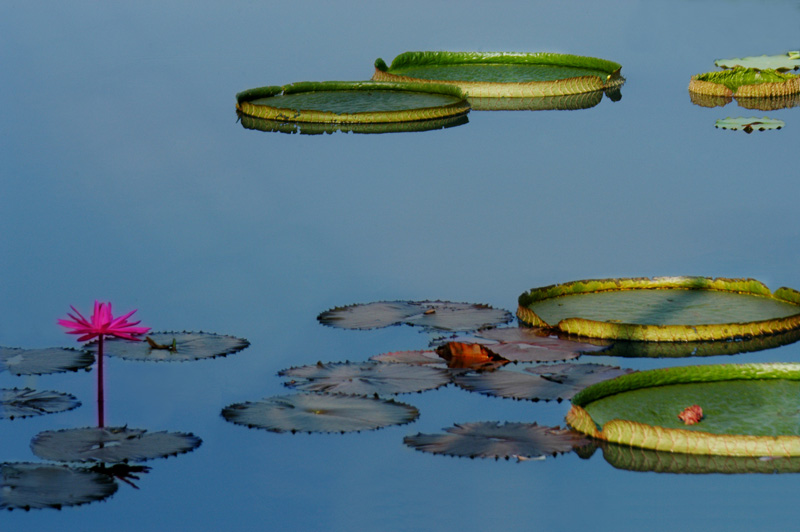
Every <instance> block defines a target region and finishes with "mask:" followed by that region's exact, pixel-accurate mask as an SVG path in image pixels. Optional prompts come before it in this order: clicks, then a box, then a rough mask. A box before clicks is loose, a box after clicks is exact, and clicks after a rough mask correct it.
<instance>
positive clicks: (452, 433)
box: [403, 421, 588, 460]
mask: <svg viewBox="0 0 800 532" xmlns="http://www.w3.org/2000/svg"><path fill="white" fill-rule="evenodd" d="M444 430H445V433H444V434H417V435H416V436H406V437H405V438H404V440H403V442H404V443H405V444H406V445H408V446H409V447H413V448H415V449H417V450H418V451H425V452H429V453H434V454H446V455H450V456H463V457H469V458H495V459H498V458H505V459H506V460H508V459H509V458H516V459H517V460H527V459H531V458H543V457H545V456H546V455H553V456H555V455H556V454H558V453H566V452H569V451H571V450H572V449H574V448H576V447H580V446H583V445H586V444H587V443H588V441H587V440H586V439H585V438H584V437H583V436H582V435H581V434H579V433H577V432H575V431H572V430H569V429H562V428H559V427H544V426H540V425H537V424H536V423H510V422H506V423H503V424H502V425H501V424H500V423H499V422H496V421H489V422H477V423H463V424H456V425H455V426H453V427H449V428H446V429H444Z"/></svg>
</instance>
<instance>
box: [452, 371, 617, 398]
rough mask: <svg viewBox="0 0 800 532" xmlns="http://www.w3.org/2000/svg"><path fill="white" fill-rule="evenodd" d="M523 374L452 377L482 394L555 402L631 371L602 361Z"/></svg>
mask: <svg viewBox="0 0 800 532" xmlns="http://www.w3.org/2000/svg"><path fill="white" fill-rule="evenodd" d="M525 371H526V373H522V372H518V371H508V370H498V371H492V372H485V373H478V374H475V375H457V376H455V377H453V381H454V382H455V383H456V385H458V386H460V387H461V388H464V389H465V390H469V391H471V392H478V393H481V394H484V395H491V396H495V397H505V398H508V399H518V400H526V401H558V402H561V401H563V400H567V399H570V398H572V397H573V396H574V395H575V394H576V393H578V392H580V391H581V390H583V389H584V388H586V387H587V386H590V385H592V384H595V383H597V382H601V381H604V380H607V379H611V378H614V377H618V376H619V375H624V374H627V373H630V372H631V371H632V370H629V369H621V368H619V367H615V366H606V365H603V364H569V363H564V364H543V365H540V366H535V367H533V368H526V370H525Z"/></svg>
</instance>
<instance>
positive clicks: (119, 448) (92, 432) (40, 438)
mask: <svg viewBox="0 0 800 532" xmlns="http://www.w3.org/2000/svg"><path fill="white" fill-rule="evenodd" d="M201 443H202V440H201V439H200V438H198V437H197V436H195V435H194V434H191V433H186V432H148V431H147V430H144V429H130V428H128V427H86V428H79V429H64V430H58V431H52V430H48V431H44V432H40V433H39V434H37V435H36V436H35V437H34V438H33V441H31V449H32V450H33V454H35V455H36V456H38V457H39V458H42V459H44V460H54V461H56V462H128V461H133V462H140V461H144V460H152V459H153V458H166V457H168V456H172V455H178V454H182V453H187V452H189V451H193V450H195V449H196V448H197V447H199V446H200V444H201Z"/></svg>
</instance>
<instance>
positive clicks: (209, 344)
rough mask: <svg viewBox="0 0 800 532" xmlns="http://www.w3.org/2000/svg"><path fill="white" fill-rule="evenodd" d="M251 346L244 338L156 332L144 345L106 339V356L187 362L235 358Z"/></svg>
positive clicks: (144, 341)
mask: <svg viewBox="0 0 800 532" xmlns="http://www.w3.org/2000/svg"><path fill="white" fill-rule="evenodd" d="M249 345H250V342H248V341H247V340H245V339H244V338H236V337H235V336H227V335H223V334H214V333H207V332H202V331H201V332H187V331H183V332H155V333H150V334H149V335H147V337H146V338H145V339H144V340H143V341H141V342H131V341H129V340H122V339H119V338H106V339H105V340H104V346H103V352H104V353H105V354H106V355H110V356H116V357H120V358H125V359H128V360H147V361H153V362H184V361H187V360H198V359H201V358H214V357H218V356H227V355H231V354H233V353H236V352H238V351H241V350H242V349H244V348H246V347H248V346H249ZM87 348H89V349H91V350H92V351H93V352H97V342H92V343H91V344H88V345H87Z"/></svg>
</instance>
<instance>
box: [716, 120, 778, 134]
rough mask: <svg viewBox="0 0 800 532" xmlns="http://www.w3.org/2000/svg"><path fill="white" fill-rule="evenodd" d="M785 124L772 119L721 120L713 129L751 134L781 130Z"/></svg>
mask: <svg viewBox="0 0 800 532" xmlns="http://www.w3.org/2000/svg"><path fill="white" fill-rule="evenodd" d="M785 125H786V123H785V122H784V121H783V120H776V119H774V118H767V117H766V116H765V117H764V118H755V117H750V118H745V117H742V116H740V117H737V118H731V117H728V118H722V119H720V120H717V122H716V124H714V127H716V128H719V129H730V130H733V131H744V132H745V133H752V132H753V131H766V130H768V129H781V128H782V127H783V126H785Z"/></svg>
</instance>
